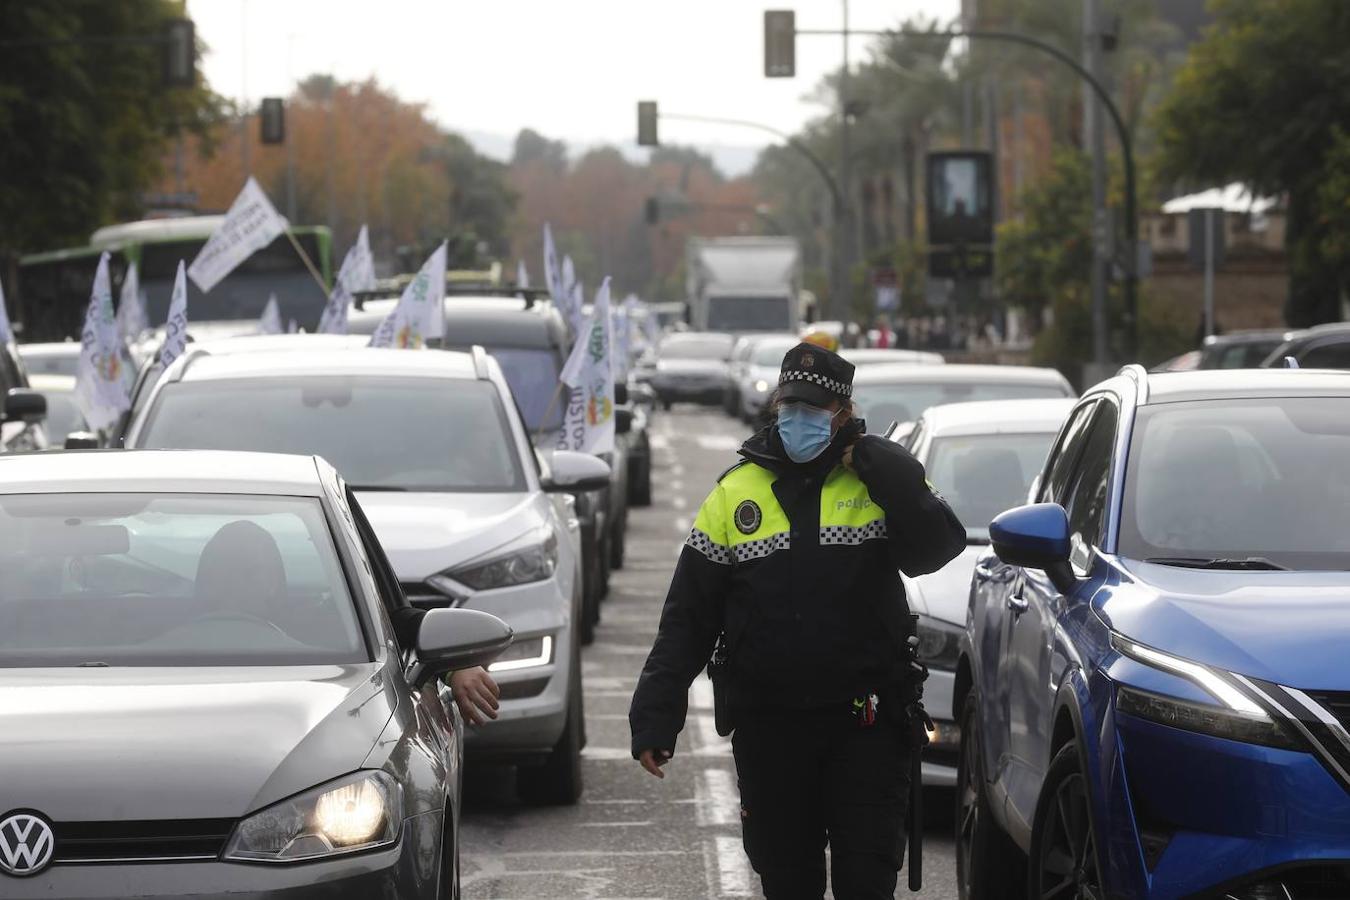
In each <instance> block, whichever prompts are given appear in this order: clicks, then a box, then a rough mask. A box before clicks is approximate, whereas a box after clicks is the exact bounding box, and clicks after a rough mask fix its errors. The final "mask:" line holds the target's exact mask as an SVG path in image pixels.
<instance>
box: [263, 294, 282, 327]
mask: <svg viewBox="0 0 1350 900" xmlns="http://www.w3.org/2000/svg"><path fill="white" fill-rule="evenodd" d="M285 330H286V328H285V326H284V325H282V324H281V305H280V304H278V303H277V295H276V294H269V295H268V296H267V305H266V306H264V307H263V311H262V318H260V319H258V333H259V334H281V333H282V332H283V331H285Z"/></svg>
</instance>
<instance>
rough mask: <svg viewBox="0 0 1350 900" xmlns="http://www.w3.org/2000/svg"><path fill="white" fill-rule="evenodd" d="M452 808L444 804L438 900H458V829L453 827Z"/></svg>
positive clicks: (459, 895) (459, 893) (459, 894)
mask: <svg viewBox="0 0 1350 900" xmlns="http://www.w3.org/2000/svg"><path fill="white" fill-rule="evenodd" d="M451 809H452V807H451V806H450V803H449V801H448V800H447V802H446V804H445V815H446V821H445V836H444V837H442V838H441V879H440V884H439V886H438V887H437V889H436V897H437V898H438V900H460V897H461V891H460V883H459V829H458V828H456V827H455V821H454V818H453V813H452V812H451Z"/></svg>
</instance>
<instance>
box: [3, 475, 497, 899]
mask: <svg viewBox="0 0 1350 900" xmlns="http://www.w3.org/2000/svg"><path fill="white" fill-rule="evenodd" d="M510 639H511V633H510V629H508V628H507V627H506V626H505V625H504V624H503V623H502V622H501V621H500V620H498V619H496V618H494V617H492V616H490V615H487V614H484V613H479V612H472V611H468V610H436V611H434V612H429V613H425V614H424V615H420V616H419V615H417V614H416V611H415V610H412V609H410V608H409V607H407V605H406V603H405V601H404V600H403V597H402V595H401V594H400V593H399V591H398V583H397V581H396V580H395V578H394V575H393V573H392V571H391V570H390V568H389V565H388V563H387V562H386V561H385V558H384V554H383V553H382V551H381V549H380V546H379V544H378V543H377V542H376V540H375V537H374V534H373V533H372V532H371V530H370V527H369V526H368V525H367V524H366V523H365V520H364V518H363V516H362V514H361V510H360V507H359V506H358V504H357V502H356V500H355V498H354V497H353V495H352V493H351V491H350V490H349V489H348V488H347V486H346V485H345V484H343V482H342V480H341V478H340V477H339V476H338V474H337V472H336V471H334V470H333V468H332V467H331V466H329V465H328V464H327V463H325V462H324V461H322V460H320V459H316V458H314V457H306V456H280V455H271V454H240V453H208V452H200V451H199V452H169V451H165V452H139V451H138V452H121V451H106V452H97V453H55V454H47V453H34V454H16V455H11V456H6V457H0V771H2V772H4V773H6V774H5V777H3V778H0V897H5V898H8V900H27V898H37V897H43V898H49V897H62V898H73V897H81V898H104V897H106V898H125V897H142V898H155V897H165V898H167V897H182V896H188V895H191V896H212V897H222V896H226V895H228V896H230V897H238V898H258V900H261V898H276V897H283V896H284V897H288V898H296V900H303V898H318V897H339V898H351V900H357V898H360V900H366V898H370V897H394V896H397V897H409V898H419V900H433V898H436V900H447V898H453V897H458V896H459V890H458V884H459V872H458V853H457V850H456V848H457V846H458V843H457V840H458V838H457V830H456V829H457V825H458V822H459V808H460V801H459V798H460V788H461V779H462V771H463V769H462V762H461V760H462V735H463V725H462V722H461V720H460V718H459V713H458V711H457V710H456V708H455V705H454V703H452V702H450V700H449V697H448V696H446V694H445V691H444V688H443V687H442V686H441V683H440V679H439V677H438V676H439V675H441V674H443V673H445V672H446V671H448V670H450V669H454V668H460V667H463V666H472V665H479V664H484V663H487V662H490V661H491V660H492V659H493V658H494V657H495V656H496V655H497V654H498V653H500V652H501V651H502V650H504V649H505V648H506V647H507V646H508V645H509V643H510Z"/></svg>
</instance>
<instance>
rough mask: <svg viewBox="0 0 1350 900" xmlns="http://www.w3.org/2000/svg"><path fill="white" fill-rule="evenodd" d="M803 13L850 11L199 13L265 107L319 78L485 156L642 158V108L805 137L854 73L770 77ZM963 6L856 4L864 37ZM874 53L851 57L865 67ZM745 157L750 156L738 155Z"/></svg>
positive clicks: (699, 136) (748, 3) (436, 4)
mask: <svg viewBox="0 0 1350 900" xmlns="http://www.w3.org/2000/svg"><path fill="white" fill-rule="evenodd" d="M766 7H773V8H795V9H796V12H797V27H798V28H839V27H840V25H841V23H842V3H841V2H840V0H796V2H795V3H793V2H784V0H189V2H188V9H189V12H190V14H191V16H192V18H193V19H194V20H195V21H196V23H197V33H198V36H199V37H200V38H202V39H203V40H204V41H205V42H206V43H207V44H208V46H209V47H210V50H209V52H208V55H207V57H206V59H205V60H204V62H203V67H204V69H205V73H206V77H207V79H208V80H209V81H210V83H211V86H212V87H213V88H214V89H215V90H217V91H219V92H220V93H222V94H225V95H227V96H231V97H241V96H242V97H247V98H248V99H249V100H250V101H256V100H257V99H258V98H259V97H264V96H284V95H286V94H288V93H289V92H290V89H291V87H292V85H293V84H294V83H295V81H297V80H299V79H300V78H302V77H304V76H305V75H308V74H311V73H314V72H331V73H332V74H334V75H335V76H337V77H338V78H339V79H341V80H355V79H364V78H367V77H370V76H374V77H375V78H377V79H378V80H379V81H380V82H381V83H382V84H384V85H386V86H389V87H392V88H393V89H394V91H395V92H396V93H397V94H398V95H399V96H400V97H401V98H403V99H404V100H408V101H414V102H423V103H426V104H427V106H428V109H429V111H430V113H431V115H432V117H433V118H434V119H436V120H437V121H438V122H440V123H441V124H443V125H445V126H446V127H448V128H451V129H454V130H456V131H460V132H462V133H464V134H465V135H467V136H469V137H470V138H471V139H472V140H474V141H475V143H477V144H478V145H479V147H480V149H481V150H483V151H484V152H488V153H493V154H501V153H503V152H505V151H506V149H507V148H509V140H510V139H511V138H512V137H514V136H515V134H516V132H517V131H519V130H520V129H521V128H523V127H529V128H534V129H535V130H536V131H539V132H542V133H543V134H545V135H548V136H549V137H553V138H561V139H565V140H567V141H568V142H569V143H572V144H574V145H585V144H592V143H598V142H607V143H615V144H620V145H624V144H628V145H631V144H632V142H633V141H634V132H635V129H636V112H635V102H636V101H637V100H657V101H659V102H660V104H661V109H662V111H663V112H672V113H675V112H683V113H694V114H699V115H707V116H724V117H735V118H745V119H755V120H757V121H761V122H764V123H765V124H767V125H772V126H774V127H776V128H779V129H782V130H784V131H793V130H795V129H797V128H798V127H799V126H801V125H802V124H803V123H804V122H805V121H807V120H808V119H810V118H812V117H814V116H817V115H819V114H820V113H821V112H822V111H823V110H822V109H821V107H819V106H817V105H815V104H812V103H809V102H807V101H806V100H805V99H804V97H805V95H806V94H807V93H808V92H809V91H810V89H811V88H812V86H814V85H815V84H816V83H817V82H818V81H819V79H820V77H821V76H822V75H823V74H824V73H825V72H826V71H828V70H829V69H830V68H832V67H835V66H837V65H838V64H839V61H840V58H841V53H842V43H843V41H842V38H837V37H812V36H803V37H800V38H798V41H797V77H796V78H792V79H766V78H765V77H764V76H763V57H762V53H763V49H762V41H763V37H762V32H763V19H762V16H763V10H764V9H765V8H766ZM959 7H960V2H959V0H853V2H852V3H851V6H850V13H851V23H850V24H851V26H852V27H853V28H861V29H868V28H872V29H879V28H888V27H893V26H894V25H896V24H897V23H898V22H900V21H901V20H903V19H905V18H908V17H910V16H913V15H916V14H924V15H927V16H929V17H937V18H940V19H942V20H943V21H948V20H950V19H951V18H953V17H954V16H955V15H956V13H957V11H958V9H959ZM866 45H867V40H866V39H865V38H855V39H854V40H853V42H852V48H853V49H852V53H853V58H854V59H858V58H861V57H862V56H863V55H864V51H865V48H866ZM661 131H662V135H661V136H662V139H663V140H665V141H669V142H672V143H675V142H678V143H687V144H695V145H699V146H703V147H707V148H719V149H720V152H719V153H718V159H719V161H721V162H722V163H723V165H724V166H729V167H732V168H740V167H741V166H739V165H737V162H738V160H740V159H744V160H746V161H748V160H749V159H750V157H751V156H752V153H750V152H748V151H752V150H756V149H758V148H760V147H762V146H764V144H765V143H768V142H772V140H773V139H772V138H771V137H769V136H766V135H761V134H759V133H758V132H754V131H746V130H742V129H737V128H731V127H726V126H712V125H701V124H685V123H676V122H662V125H661ZM736 148H744V149H743V152H741V153H739V154H738V153H737V152H736Z"/></svg>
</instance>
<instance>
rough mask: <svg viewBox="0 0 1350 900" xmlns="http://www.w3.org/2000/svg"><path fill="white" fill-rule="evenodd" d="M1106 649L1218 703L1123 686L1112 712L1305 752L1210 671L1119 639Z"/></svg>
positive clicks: (1295, 739)
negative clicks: (1190, 686) (1193, 687)
mask: <svg viewBox="0 0 1350 900" xmlns="http://www.w3.org/2000/svg"><path fill="white" fill-rule="evenodd" d="M1111 646H1112V647H1114V648H1115V649H1116V651H1117V652H1119V653H1121V654H1123V655H1125V656H1128V657H1129V658H1130V659H1133V660H1135V661H1136V662H1140V663H1143V664H1144V665H1146V666H1152V667H1153V668H1155V669H1162V670H1163V671H1165V672H1171V673H1172V674H1173V675H1179V676H1181V677H1182V678H1185V679H1187V680H1188V681H1191V682H1192V683H1194V684H1195V685H1197V686H1198V687H1200V688H1201V689H1203V690H1204V691H1205V692H1206V693H1208V694H1210V695H1211V696H1213V697H1214V698H1215V699H1216V700H1217V701H1219V702H1218V704H1209V703H1197V702H1195V701H1192V700H1183V699H1182V698H1180V697H1167V696H1163V695H1161V694H1156V693H1153V692H1151V691H1145V690H1140V689H1139V688H1134V687H1130V686H1129V685H1123V684H1122V685H1119V686H1118V687H1117V689H1116V708H1117V709H1118V710H1120V711H1121V712H1123V713H1128V714H1129V715H1132V716H1137V717H1139V718H1141V719H1147V720H1148V721H1150V722H1157V723H1158V724H1160V725H1169V726H1171V727H1173V728H1180V729H1183V730H1185V731H1194V732H1199V733H1200V734H1208V735H1212V736H1213V737H1220V738H1227V739H1228V740H1232V741H1242V742H1243V743H1247V744H1261V745H1263V746H1267V747H1277V748H1280V749H1283V750H1305V749H1307V748H1306V747H1305V746H1304V744H1303V742H1302V741H1301V740H1300V739H1299V738H1298V737H1297V736H1296V735H1295V734H1293V733H1292V732H1291V731H1290V730H1289V729H1288V728H1286V727H1285V726H1284V725H1283V724H1282V723H1280V722H1277V721H1275V720H1274V719H1272V718H1271V717H1270V714H1269V713H1267V712H1266V711H1265V710H1264V709H1263V708H1262V707H1261V706H1260V705H1259V704H1258V703H1257V702H1256V701H1255V700H1253V699H1251V698H1250V697H1248V696H1247V695H1246V694H1245V693H1243V692H1242V691H1241V690H1239V689H1238V688H1237V686H1236V685H1234V684H1233V683H1232V682H1231V681H1229V680H1228V679H1227V678H1225V677H1224V675H1223V674H1221V673H1219V672H1217V671H1215V670H1214V669H1211V668H1209V667H1208V666H1204V665H1201V664H1200V663H1196V662H1192V661H1190V660H1187V659H1181V658H1180V657H1176V656H1172V655H1171V654H1169V653H1163V652H1162V651H1161V650H1155V649H1154V648H1152V647H1147V646H1145V645H1143V644H1138V643H1135V642H1134V641H1132V640H1130V639H1129V638H1126V637H1123V636H1121V635H1118V634H1113V635H1112V636H1111Z"/></svg>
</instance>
